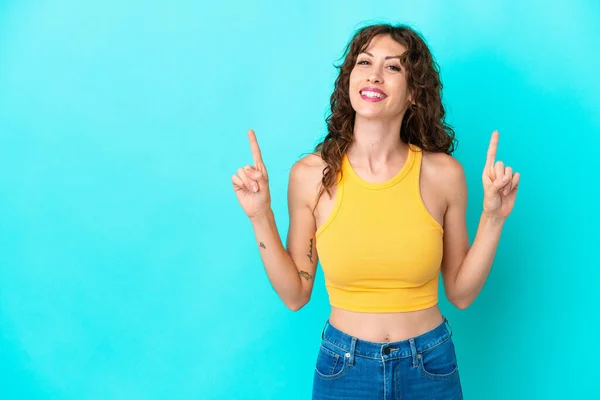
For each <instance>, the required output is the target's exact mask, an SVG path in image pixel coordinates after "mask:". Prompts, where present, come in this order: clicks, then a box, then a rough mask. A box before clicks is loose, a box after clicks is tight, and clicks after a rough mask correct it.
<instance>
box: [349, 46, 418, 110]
mask: <svg viewBox="0 0 600 400" xmlns="http://www.w3.org/2000/svg"><path fill="white" fill-rule="evenodd" d="M405 51H406V47H404V46H403V45H401V44H400V43H398V42H396V41H395V40H394V39H392V38H391V36H389V35H378V36H375V37H374V38H373V39H372V40H371V43H370V44H369V46H368V47H367V49H366V50H365V51H364V52H362V53H360V54H359V55H358V57H357V59H356V64H355V65H354V68H353V69H352V72H351V73H350V103H351V104H352V108H354V111H356V115H357V116H361V117H365V118H378V119H379V118H382V119H391V118H395V117H399V116H401V115H403V114H404V112H405V111H406V109H407V108H408V106H409V105H410V102H411V97H410V93H409V90H408V86H407V83H406V71H405V70H404V67H403V66H402V65H401V64H400V60H399V56H400V55H402V54H403V53H404V52H405Z"/></svg>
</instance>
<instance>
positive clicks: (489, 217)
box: [481, 210, 506, 226]
mask: <svg viewBox="0 0 600 400" xmlns="http://www.w3.org/2000/svg"><path fill="white" fill-rule="evenodd" d="M481 219H482V220H483V221H485V222H487V223H489V224H491V225H493V226H502V225H504V222H505V221H506V217H504V216H502V215H498V214H496V213H494V212H491V211H486V210H483V213H482V214H481Z"/></svg>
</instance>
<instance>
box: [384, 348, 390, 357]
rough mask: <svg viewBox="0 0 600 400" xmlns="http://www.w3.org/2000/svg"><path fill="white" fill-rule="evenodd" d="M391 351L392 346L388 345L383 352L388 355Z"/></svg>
mask: <svg viewBox="0 0 600 400" xmlns="http://www.w3.org/2000/svg"><path fill="white" fill-rule="evenodd" d="M390 352H391V350H390V348H389V347H386V348H385V349H383V354H385V355H386V356H387V355H388V354H390Z"/></svg>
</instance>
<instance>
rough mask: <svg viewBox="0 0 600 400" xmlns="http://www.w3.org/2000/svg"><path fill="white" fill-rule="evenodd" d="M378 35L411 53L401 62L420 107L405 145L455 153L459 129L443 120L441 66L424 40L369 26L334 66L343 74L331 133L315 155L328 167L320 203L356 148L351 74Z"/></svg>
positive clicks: (406, 123)
mask: <svg viewBox="0 0 600 400" xmlns="http://www.w3.org/2000/svg"><path fill="white" fill-rule="evenodd" d="M377 35H390V36H391V37H392V39H394V40H395V41H397V42H398V43H400V44H402V45H403V46H404V47H406V49H407V51H406V52H404V54H402V58H401V59H400V62H401V64H402V65H403V66H404V68H405V70H406V72H407V77H406V78H407V83H408V89H409V91H410V92H411V93H412V98H413V101H414V103H415V104H413V105H411V106H410V107H409V108H408V109H407V110H406V113H405V114H404V118H403V120H402V124H401V127H400V132H399V134H400V138H401V139H402V141H403V142H405V143H408V144H414V145H417V146H419V147H420V148H421V149H423V150H426V151H430V152H438V153H439V152H443V153H446V154H452V152H454V149H455V142H456V139H455V137H454V130H453V129H452V127H451V126H450V125H449V124H447V123H446V122H445V121H444V116H445V114H446V111H445V110H444V106H443V105H442V82H441V80H440V76H439V66H438V64H437V63H436V62H435V60H434V59H433V56H432V55H431V52H430V51H429V48H428V47H427V44H426V43H425V41H424V39H423V38H422V37H421V36H420V35H419V34H418V33H417V32H416V31H415V30H413V29H412V28H410V27H408V26H406V25H391V24H377V25H370V26H366V27H364V28H361V29H359V30H358V31H357V32H356V33H355V34H354V36H353V37H352V39H351V40H350V42H349V43H348V44H347V46H346V48H345V50H344V55H343V56H342V57H344V61H343V63H342V64H341V65H336V66H335V67H336V68H338V69H339V75H338V77H337V78H336V80H335V85H334V90H333V93H332V95H331V98H330V103H331V113H330V114H329V115H328V116H327V118H326V121H327V131H328V133H327V135H326V136H325V138H324V139H323V141H322V142H320V143H319V144H317V146H316V147H315V152H317V153H320V155H321V157H322V158H323V160H324V161H325V163H326V164H327V166H326V167H325V168H324V169H323V178H322V180H321V190H320V192H319V195H318V197H317V202H318V199H319V198H320V197H321V195H322V194H323V192H324V191H327V193H328V194H329V195H330V196H331V188H332V187H333V186H335V185H336V183H337V175H338V173H339V172H340V170H341V164H342V158H343V155H344V153H345V152H346V150H347V149H348V146H349V145H350V144H351V143H352V140H353V131H354V117H355V115H356V112H355V111H354V109H353V108H352V105H351V104H350V95H349V85H350V73H351V72H352V69H353V68H354V65H355V63H356V59H357V57H358V55H359V54H360V53H361V52H362V51H364V50H365V49H366V48H367V47H368V46H369V44H370V43H371V40H372V39H373V38H374V37H375V36H377ZM315 207H316V205H315Z"/></svg>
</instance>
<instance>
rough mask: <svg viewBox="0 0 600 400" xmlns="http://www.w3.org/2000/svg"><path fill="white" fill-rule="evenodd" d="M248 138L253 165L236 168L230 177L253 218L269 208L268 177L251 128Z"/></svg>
mask: <svg viewBox="0 0 600 400" xmlns="http://www.w3.org/2000/svg"><path fill="white" fill-rule="evenodd" d="M248 140H249V141H250V150H251V151H252V158H253V160H254V165H253V166H252V165H246V166H245V167H243V168H240V169H238V171H237V175H233V176H232V177H231V181H232V183H233V189H234V191H235V194H236V196H237V198H238V201H239V202H240V205H241V206H242V208H243V209H244V212H245V213H246V215H248V217H250V218H254V217H257V216H260V215H261V214H263V213H266V212H267V211H269V209H270V208H271V195H270V193H269V177H268V175H267V169H266V168H265V164H264V163H263V160H262V156H261V154H260V147H258V142H257V141H256V135H255V134H254V131H253V130H252V129H250V130H248Z"/></svg>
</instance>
